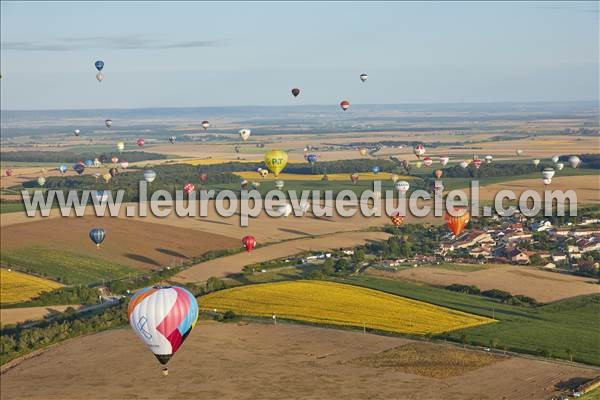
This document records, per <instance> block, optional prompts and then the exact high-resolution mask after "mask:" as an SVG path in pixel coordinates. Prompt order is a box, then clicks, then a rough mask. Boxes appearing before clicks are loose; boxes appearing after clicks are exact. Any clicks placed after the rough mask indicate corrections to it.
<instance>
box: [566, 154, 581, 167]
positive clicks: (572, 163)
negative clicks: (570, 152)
mask: <svg viewBox="0 0 600 400" xmlns="http://www.w3.org/2000/svg"><path fill="white" fill-rule="evenodd" d="M579 164H581V159H580V158H579V157H577V156H571V157H569V165H570V166H571V168H577V167H578V166H579Z"/></svg>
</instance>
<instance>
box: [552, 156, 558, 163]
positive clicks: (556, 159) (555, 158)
mask: <svg viewBox="0 0 600 400" xmlns="http://www.w3.org/2000/svg"><path fill="white" fill-rule="evenodd" d="M558 160H560V157H559V156H557V155H556V156H552V162H553V163H554V164H556V163H557V162H558Z"/></svg>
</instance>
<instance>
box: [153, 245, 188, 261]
mask: <svg viewBox="0 0 600 400" xmlns="http://www.w3.org/2000/svg"><path fill="white" fill-rule="evenodd" d="M156 251H158V252H159V253H163V254H166V255H168V256H171V257H179V258H184V259H186V260H189V257H188V256H186V255H185V254H181V253H178V252H176V251H173V250H169V249H162V248H160V247H158V248H157V249H156Z"/></svg>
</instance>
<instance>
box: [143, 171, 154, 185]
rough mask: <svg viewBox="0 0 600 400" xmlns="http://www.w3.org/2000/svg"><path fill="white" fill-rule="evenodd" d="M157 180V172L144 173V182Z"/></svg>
mask: <svg viewBox="0 0 600 400" xmlns="http://www.w3.org/2000/svg"><path fill="white" fill-rule="evenodd" d="M155 179H156V172H154V171H153V170H151V169H148V170H146V171H144V180H145V181H146V182H148V183H152V182H154V180H155Z"/></svg>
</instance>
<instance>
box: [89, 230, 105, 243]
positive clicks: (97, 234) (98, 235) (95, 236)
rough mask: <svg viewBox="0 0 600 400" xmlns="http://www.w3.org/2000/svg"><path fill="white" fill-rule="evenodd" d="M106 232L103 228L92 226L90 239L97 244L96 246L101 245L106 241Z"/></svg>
mask: <svg viewBox="0 0 600 400" xmlns="http://www.w3.org/2000/svg"><path fill="white" fill-rule="evenodd" d="M105 237H106V232H104V229H102V228H92V230H91V231H90V239H92V242H94V243H95V244H96V247H100V244H101V243H102V242H103V241H104V238H105Z"/></svg>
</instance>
